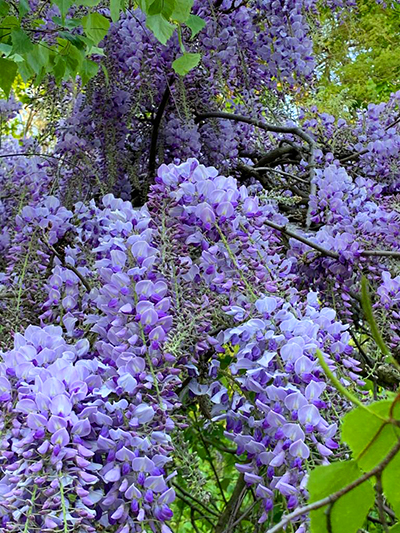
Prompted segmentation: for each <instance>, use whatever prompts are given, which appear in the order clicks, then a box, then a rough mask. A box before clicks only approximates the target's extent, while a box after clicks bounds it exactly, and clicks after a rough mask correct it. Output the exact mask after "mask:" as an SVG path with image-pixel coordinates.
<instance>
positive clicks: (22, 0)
mask: <svg viewBox="0 0 400 533" xmlns="http://www.w3.org/2000/svg"><path fill="white" fill-rule="evenodd" d="M30 10H31V8H30V7H29V2H28V0H19V4H18V13H19V17H20V19H21V18H22V17H23V16H24V15H26V14H27V13H28V12H29V11H30Z"/></svg>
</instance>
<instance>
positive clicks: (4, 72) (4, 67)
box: [0, 58, 18, 98]
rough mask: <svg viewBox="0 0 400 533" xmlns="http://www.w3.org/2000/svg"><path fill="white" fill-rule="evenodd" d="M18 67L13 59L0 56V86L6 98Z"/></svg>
mask: <svg viewBox="0 0 400 533" xmlns="http://www.w3.org/2000/svg"><path fill="white" fill-rule="evenodd" d="M17 70H18V67H17V65H16V64H15V63H14V61H9V60H8V59H3V58H0V87H1V88H2V89H3V91H4V92H5V94H6V98H8V97H9V95H10V90H11V87H12V84H13V81H14V79H15V76H16V75H17Z"/></svg>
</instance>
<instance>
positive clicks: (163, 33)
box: [146, 15, 175, 44]
mask: <svg viewBox="0 0 400 533" xmlns="http://www.w3.org/2000/svg"><path fill="white" fill-rule="evenodd" d="M146 26H147V27H148V28H149V30H151V31H152V32H153V33H154V36H155V37H156V39H158V40H159V41H160V43H161V44H166V43H167V41H168V39H170V38H171V37H172V34H173V33H174V30H175V26H174V25H173V24H171V23H169V22H168V20H166V19H165V18H164V17H163V16H162V15H150V16H148V17H147V19H146Z"/></svg>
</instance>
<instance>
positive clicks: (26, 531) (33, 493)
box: [24, 485, 37, 533]
mask: <svg viewBox="0 0 400 533" xmlns="http://www.w3.org/2000/svg"><path fill="white" fill-rule="evenodd" d="M36 491H37V485H34V487H33V492H32V505H31V507H29V509H28V512H27V513H26V522H25V527H24V533H28V527H29V517H30V516H31V514H32V510H33V506H34V505H35V499H36Z"/></svg>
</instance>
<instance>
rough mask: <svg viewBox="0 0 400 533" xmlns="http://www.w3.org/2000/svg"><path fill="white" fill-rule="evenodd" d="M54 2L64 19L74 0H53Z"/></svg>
mask: <svg viewBox="0 0 400 533" xmlns="http://www.w3.org/2000/svg"><path fill="white" fill-rule="evenodd" d="M53 4H56V6H57V7H58V9H59V10H60V13H61V18H62V19H63V20H64V19H65V15H66V14H67V13H68V11H69V8H70V7H71V6H72V4H73V1H72V0H53Z"/></svg>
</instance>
